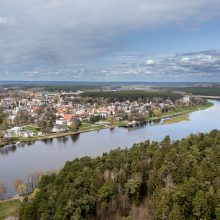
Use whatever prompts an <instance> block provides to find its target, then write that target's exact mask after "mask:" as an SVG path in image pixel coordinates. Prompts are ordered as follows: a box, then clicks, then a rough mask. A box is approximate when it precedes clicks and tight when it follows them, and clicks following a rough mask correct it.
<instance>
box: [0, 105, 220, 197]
mask: <svg viewBox="0 0 220 220" xmlns="http://www.w3.org/2000/svg"><path fill="white" fill-rule="evenodd" d="M211 102H212V103H213V104H214V105H213V107H211V108H209V109H205V110H200V111H196V112H193V113H190V114H189V119H190V120H189V121H182V122H179V123H175V124H161V123H160V124H158V125H157V126H155V124H154V123H152V124H148V125H146V126H142V127H139V128H137V129H124V128H119V127H115V128H112V129H103V130H98V131H91V132H87V133H81V134H73V135H69V136H64V137H60V138H53V139H47V140H41V141H36V142H35V143H26V144H19V145H13V146H8V147H3V148H1V149H0V181H1V182H4V183H5V184H6V185H7V187H8V193H9V195H13V194H14V190H13V182H14V180H15V179H16V177H21V178H22V179H23V180H25V178H26V177H27V176H28V174H30V173H31V172H34V171H38V170H40V171H47V170H54V169H59V168H62V167H63V166H64V164H65V162H66V161H69V160H73V159H75V158H79V157H83V156H97V155H101V154H102V153H104V152H108V151H110V150H111V149H115V148H117V147H121V148H125V147H130V146H132V145H133V144H134V143H138V142H142V141H145V140H147V139H149V140H154V141H160V140H161V139H163V138H164V136H166V135H170V137H171V138H172V139H180V138H183V137H185V136H187V135H189V134H191V133H197V132H208V131H210V130H213V129H220V124H219V121H220V102H219V101H211Z"/></svg>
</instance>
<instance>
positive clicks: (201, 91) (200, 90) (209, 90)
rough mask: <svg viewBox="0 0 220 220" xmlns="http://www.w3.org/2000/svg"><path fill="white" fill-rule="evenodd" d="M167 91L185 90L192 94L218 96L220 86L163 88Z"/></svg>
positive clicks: (219, 94)
mask: <svg viewBox="0 0 220 220" xmlns="http://www.w3.org/2000/svg"><path fill="white" fill-rule="evenodd" d="M165 89H166V90H168V91H182V92H187V93H190V94H193V95H204V96H220V87H219V86H210V87H203V86H198V87H182V88H181V87H173V88H169V89H168V88H165Z"/></svg>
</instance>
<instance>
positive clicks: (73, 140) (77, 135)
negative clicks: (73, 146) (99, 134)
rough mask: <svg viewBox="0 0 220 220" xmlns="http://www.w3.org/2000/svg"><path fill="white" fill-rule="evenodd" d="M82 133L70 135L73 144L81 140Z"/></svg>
mask: <svg viewBox="0 0 220 220" xmlns="http://www.w3.org/2000/svg"><path fill="white" fill-rule="evenodd" d="M79 136H80V133H77V134H72V135H70V139H71V140H72V142H73V143H76V142H77V141H78V140H79Z"/></svg>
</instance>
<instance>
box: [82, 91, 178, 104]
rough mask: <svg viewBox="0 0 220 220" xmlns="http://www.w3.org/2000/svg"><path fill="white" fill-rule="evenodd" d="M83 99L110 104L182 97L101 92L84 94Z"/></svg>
mask: <svg viewBox="0 0 220 220" xmlns="http://www.w3.org/2000/svg"><path fill="white" fill-rule="evenodd" d="M82 96H83V97H92V98H100V97H101V98H105V99H109V101H110V102H117V101H119V102H122V101H126V100H129V101H136V100H137V101H147V100H153V99H155V98H157V99H160V100H164V99H171V100H173V101H174V100H176V99H179V98H181V97H182V96H181V95H180V94H177V93H173V92H146V91H109V92H108V91H103V92H85V93H83V94H82Z"/></svg>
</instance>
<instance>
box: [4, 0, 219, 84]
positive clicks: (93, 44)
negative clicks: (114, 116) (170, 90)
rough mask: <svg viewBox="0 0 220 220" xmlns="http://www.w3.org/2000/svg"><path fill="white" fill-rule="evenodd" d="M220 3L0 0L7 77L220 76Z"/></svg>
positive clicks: (123, 78) (201, 0)
mask: <svg viewBox="0 0 220 220" xmlns="http://www.w3.org/2000/svg"><path fill="white" fill-rule="evenodd" d="M219 39H220V1H219V0H184V1H180V0H108V1H106V0H0V80H64V81H67V80H73V81H79V80H85V81H220V40H219Z"/></svg>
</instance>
